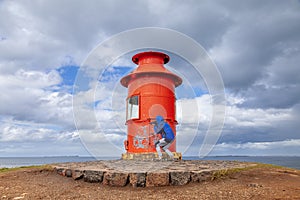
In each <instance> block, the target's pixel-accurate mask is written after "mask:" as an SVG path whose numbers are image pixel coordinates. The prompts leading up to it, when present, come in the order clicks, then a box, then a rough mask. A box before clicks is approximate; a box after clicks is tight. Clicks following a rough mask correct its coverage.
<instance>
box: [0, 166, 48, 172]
mask: <svg viewBox="0 0 300 200" xmlns="http://www.w3.org/2000/svg"><path fill="white" fill-rule="evenodd" d="M21 169H43V170H53V168H52V167H51V166H50V165H38V166H37V165H32V166H22V167H13V168H7V167H4V168H0V173H4V172H11V171H17V170H21Z"/></svg>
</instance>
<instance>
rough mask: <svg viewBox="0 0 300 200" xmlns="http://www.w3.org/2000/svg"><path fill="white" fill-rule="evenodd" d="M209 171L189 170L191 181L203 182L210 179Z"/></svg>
mask: <svg viewBox="0 0 300 200" xmlns="http://www.w3.org/2000/svg"><path fill="white" fill-rule="evenodd" d="M211 175H212V172H211V171H193V172H191V181H192V182H203V181H207V180H210V179H211Z"/></svg>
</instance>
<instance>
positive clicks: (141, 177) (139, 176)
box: [129, 173, 146, 187]
mask: <svg viewBox="0 0 300 200" xmlns="http://www.w3.org/2000/svg"><path fill="white" fill-rule="evenodd" d="M129 183H130V185H132V187H145V186H146V173H130V174H129Z"/></svg>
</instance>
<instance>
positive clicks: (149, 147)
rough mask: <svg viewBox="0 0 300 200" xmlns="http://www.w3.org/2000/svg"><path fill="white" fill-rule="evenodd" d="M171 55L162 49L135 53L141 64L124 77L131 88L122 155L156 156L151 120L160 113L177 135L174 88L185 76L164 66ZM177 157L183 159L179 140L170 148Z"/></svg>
mask: <svg viewBox="0 0 300 200" xmlns="http://www.w3.org/2000/svg"><path fill="white" fill-rule="evenodd" d="M169 60H170V58H169V56H168V55H166V54H164V53H160V52H152V51H150V52H142V53H138V54H136V55H135V56H133V57H132V61H133V62H134V63H135V64H137V65H138V67H137V68H136V69H135V70H133V71H132V72H130V73H129V74H128V75H126V76H124V77H123V78H122V79H121V84H122V85H123V86H124V87H127V88H128V96H127V99H126V104H127V105H126V125H127V140H125V141H124V145H125V149H126V151H127V153H125V154H123V155H122V158H123V159H152V158H155V157H157V154H156V150H155V146H154V143H155V141H156V139H157V138H156V135H155V134H154V131H153V125H152V124H151V122H153V121H154V120H155V117H156V116H157V115H160V116H162V117H163V118H164V120H165V121H166V122H167V123H168V124H169V125H170V126H171V128H172V130H173V132H174V133H175V135H176V125H177V121H176V97H175V88H176V87H177V86H179V85H180V84H181V83H182V79H181V78H180V77H179V76H177V75H176V74H174V73H172V72H170V71H169V70H167V69H166V68H165V67H164V64H166V63H168V62H169ZM169 149H170V151H171V152H173V154H174V157H175V158H178V159H181V153H177V152H176V141H174V142H173V143H172V145H171V147H170V148H169Z"/></svg>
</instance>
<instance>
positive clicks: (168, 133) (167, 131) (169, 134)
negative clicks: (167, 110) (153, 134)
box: [161, 123, 175, 142]
mask: <svg viewBox="0 0 300 200" xmlns="http://www.w3.org/2000/svg"><path fill="white" fill-rule="evenodd" d="M163 130H164V131H163V132H164V133H162V134H161V135H162V138H165V139H166V142H171V141H172V140H173V139H174V138H175V136H174V132H173V130H172V128H171V126H170V125H169V124H168V123H165V125H164V127H163Z"/></svg>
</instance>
